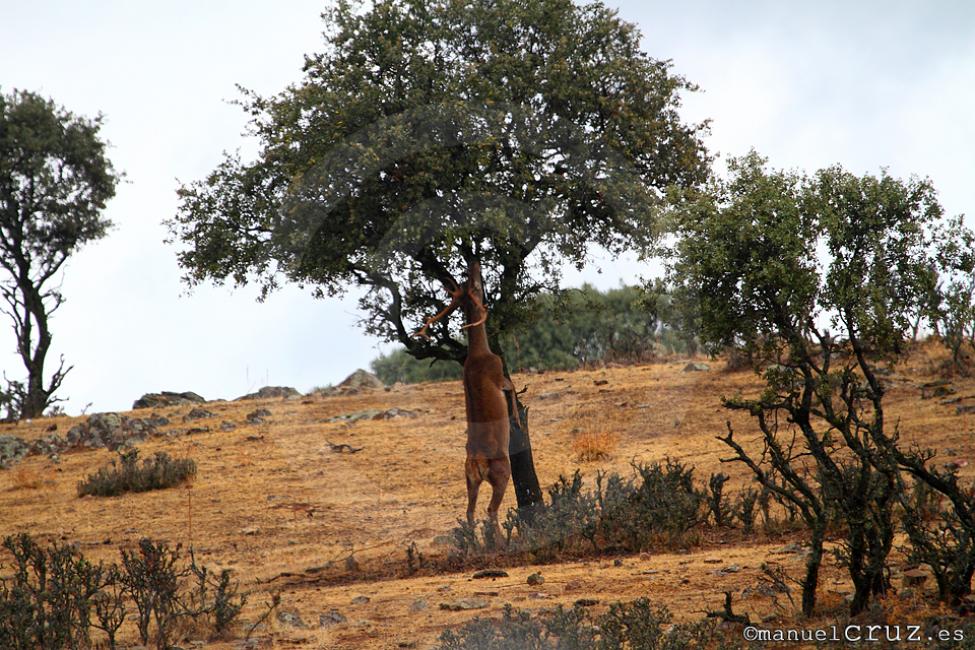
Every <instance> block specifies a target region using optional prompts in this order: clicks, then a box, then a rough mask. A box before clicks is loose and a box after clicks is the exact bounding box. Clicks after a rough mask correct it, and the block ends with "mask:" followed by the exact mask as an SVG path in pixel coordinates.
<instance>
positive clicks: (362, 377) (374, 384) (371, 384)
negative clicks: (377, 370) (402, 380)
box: [338, 368, 386, 390]
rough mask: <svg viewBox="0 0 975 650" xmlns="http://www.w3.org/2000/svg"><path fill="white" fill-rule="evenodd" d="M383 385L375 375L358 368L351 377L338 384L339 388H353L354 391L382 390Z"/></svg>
mask: <svg viewBox="0 0 975 650" xmlns="http://www.w3.org/2000/svg"><path fill="white" fill-rule="evenodd" d="M385 386H386V385H385V384H384V383H383V382H382V380H381V379H380V378H379V377H377V376H376V375H374V374H372V373H371V372H368V371H366V370H363V369H362V368H359V369H358V370H356V371H355V372H353V373H352V374H351V375H349V376H348V377H346V378H345V379H343V380H342V381H341V383H339V386H338V387H339V388H354V389H356V390H362V389H366V390H371V389H382V388H385Z"/></svg>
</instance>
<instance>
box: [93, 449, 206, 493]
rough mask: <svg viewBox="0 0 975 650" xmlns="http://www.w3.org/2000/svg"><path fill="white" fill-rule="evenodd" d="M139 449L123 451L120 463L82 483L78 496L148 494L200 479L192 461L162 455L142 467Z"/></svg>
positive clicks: (113, 464)
mask: <svg viewBox="0 0 975 650" xmlns="http://www.w3.org/2000/svg"><path fill="white" fill-rule="evenodd" d="M138 460H139V450H138V449H129V450H126V451H121V452H119V462H118V463H116V462H115V461H114V460H113V461H112V463H111V465H110V466H108V467H103V468H101V469H100V470H98V471H97V472H96V473H94V474H90V475H89V476H88V477H87V478H85V480H84V481H81V482H79V483H78V496H80V497H83V496H85V495H89V494H90V495H92V496H97V497H111V496H118V495H120V494H123V493H125V492H148V491H149V490H162V489H165V488H169V487H173V486H175V485H179V484H180V483H183V482H184V481H187V480H189V479H191V478H192V477H194V476H196V463H195V462H194V461H193V460H191V459H188V458H182V459H176V458H170V456H169V454H167V453H165V452H158V453H156V454H155V455H154V456H153V457H152V458H147V459H144V460H143V461H142V465H141V466H140V465H139V464H138Z"/></svg>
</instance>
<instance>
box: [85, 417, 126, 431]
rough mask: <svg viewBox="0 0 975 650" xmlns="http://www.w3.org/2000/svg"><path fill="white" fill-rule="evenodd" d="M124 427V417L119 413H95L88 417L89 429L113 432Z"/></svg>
mask: <svg viewBox="0 0 975 650" xmlns="http://www.w3.org/2000/svg"><path fill="white" fill-rule="evenodd" d="M121 427H122V417H121V416H120V415H119V414H118V413H95V414H94V415H92V416H91V417H89V418H88V429H89V430H95V431H98V432H100V433H103V434H107V433H113V432H114V431H115V430H116V429H120V428H121Z"/></svg>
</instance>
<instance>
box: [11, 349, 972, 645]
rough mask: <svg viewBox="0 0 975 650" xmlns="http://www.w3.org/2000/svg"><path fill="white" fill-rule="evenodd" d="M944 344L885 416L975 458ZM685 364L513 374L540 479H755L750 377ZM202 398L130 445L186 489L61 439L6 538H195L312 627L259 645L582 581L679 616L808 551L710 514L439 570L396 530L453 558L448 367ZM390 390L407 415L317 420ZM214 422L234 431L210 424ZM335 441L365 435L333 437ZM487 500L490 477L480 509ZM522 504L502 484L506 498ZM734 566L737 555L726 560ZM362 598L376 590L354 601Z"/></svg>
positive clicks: (107, 552)
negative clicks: (945, 388) (648, 543)
mask: <svg viewBox="0 0 975 650" xmlns="http://www.w3.org/2000/svg"><path fill="white" fill-rule="evenodd" d="M936 356H937V355H936V354H935V353H932V352H930V351H922V352H919V353H917V354H916V355H915V356H914V357H912V359H911V361H910V362H909V363H908V364H907V366H906V367H905V368H901V369H898V371H897V372H896V373H895V374H894V375H893V376H891V377H889V378H888V382H889V385H890V390H889V400H890V406H889V407H888V409H889V410H888V421H890V422H895V421H896V422H898V423H899V427H900V430H901V435H902V437H903V439H904V440H905V441H911V440H916V441H917V442H919V443H920V444H922V445H923V446H926V447H931V448H934V449H936V450H937V451H938V454H939V456H938V458H937V459H936V460H937V461H938V462H946V461H948V460H956V461H957V460H959V459H969V458H972V457H973V452H975V444H973V437H975V415H971V414H969V415H956V413H955V405H946V404H942V403H941V401H942V400H940V399H923V400H922V399H921V389H920V385H921V384H922V383H924V382H926V381H930V380H931V379H932V378H934V377H935V375H934V371H935V367H936V365H937V358H936ZM686 363H687V361H686V360H681V361H673V362H669V363H660V364H653V365H646V366H630V367H615V368H605V369H599V370H580V371H575V372H546V373H544V374H530V375H520V376H516V377H515V383H516V385H517V386H518V387H519V388H522V387H527V392H526V393H525V395H524V396H523V399H524V401H525V403H526V404H527V405H528V406H529V407H530V424H531V436H532V444H533V446H534V455H535V462H536V467H537V470H538V476H539V479H540V481H541V483H542V485H543V486H547V485H550V484H552V483H553V482H554V481H555V480H556V479H557V478H558V476H559V475H560V474H565V475H569V474H571V473H572V472H573V471H574V470H575V469H576V468H579V469H581V470H582V472H583V474H584V476H585V477H586V478H587V479H591V478H592V477H593V476H594V475H595V472H596V471H597V470H599V469H603V470H615V471H618V472H621V473H629V471H630V463H631V461H638V462H647V461H656V460H663V459H664V458H666V457H669V458H673V459H677V460H681V461H683V462H685V463H688V464H691V465H693V466H694V467H695V475H696V476H697V477H698V479H699V480H706V479H707V476H708V475H709V474H710V473H711V472H716V471H722V472H725V473H726V474H729V475H731V476H732V482H731V483H730V484H729V487H731V489H737V487H740V486H742V485H744V484H745V482H746V480H747V479H748V477H747V476H746V474H745V473H744V471H743V468H742V467H740V466H739V465H738V464H735V463H724V464H722V463H721V459H722V458H726V457H728V456H729V455H730V454H729V451H728V450H727V449H726V448H725V447H724V446H723V445H722V444H721V443H720V442H718V441H717V440H716V439H715V436H717V435H719V434H723V433H724V432H725V430H726V429H725V427H726V425H725V422H726V420H729V419H730V420H731V422H732V424H733V426H734V427H735V430H736V437H738V438H740V439H741V440H742V441H746V442H754V441H755V439H756V437H757V436H756V430H755V428H754V426H753V425H752V424H751V423H750V422H749V421H748V419H747V418H746V417H743V416H740V415H735V414H731V413H730V412H728V411H726V410H725V409H723V408H722V407H721V404H720V398H721V397H722V396H725V397H731V396H733V395H736V394H744V395H749V394H754V393H755V392H756V391H757V390H758V388H759V386H760V379H759V378H758V377H757V376H756V375H755V374H754V373H752V372H751V371H737V372H729V371H727V370H725V369H724V363H723V362H722V361H720V360H716V361H707V363H709V364H710V370H708V371H703V372H685V371H684V370H683V368H684V366H685V365H686ZM953 387H954V388H955V390H957V393H956V396H961V397H966V398H971V399H970V400H969V401H968V402H963V403H973V400H975V381H973V380H970V379H969V380H961V379H956V380H954V381H953ZM189 388H192V387H191V386H190V387H189ZM134 397H136V396H133V398H134ZM205 406H206V408H207V409H209V410H211V411H213V412H214V414H215V416H214V417H213V418H210V419H208V420H200V421H197V422H194V423H193V426H201V425H202V426H210V428H211V432H208V433H199V434H193V435H184V436H179V437H172V438H165V437H163V438H154V439H152V440H151V441H149V442H147V443H145V444H144V445H142V446H141V447H140V449H141V453H142V454H143V455H149V454H151V453H152V452H155V451H160V450H163V451H167V452H168V453H170V454H171V455H174V456H178V457H189V458H192V459H194V460H195V461H196V462H197V464H198V468H199V469H198V475H197V477H196V479H195V480H194V482H193V483H192V485H190V486H189V487H186V488H173V489H169V490H164V491H158V492H148V493H142V494H130V495H125V496H121V497H113V498H93V497H85V498H79V497H78V496H77V494H76V485H77V483H78V481H79V480H81V479H82V478H84V477H85V476H86V475H87V474H89V473H92V472H94V471H95V470H96V469H97V468H99V467H101V466H103V465H105V464H107V463H108V462H109V461H110V460H111V459H112V458H113V457H114V456H115V454H113V453H112V452H109V451H106V450H100V451H76V452H71V453H67V454H64V455H62V457H61V459H60V463H58V464H55V463H53V462H52V461H51V460H49V459H47V458H46V457H39V456H35V457H30V458H27V459H25V460H24V461H22V462H21V463H19V464H18V465H16V466H14V467H13V468H12V469H8V470H0V513H2V514H0V535H9V534H12V533H18V532H29V533H31V534H33V535H35V536H37V537H38V538H40V539H44V540H49V539H62V540H69V541H77V542H79V543H80V545H81V547H82V550H83V551H84V552H85V554H86V555H88V556H90V557H93V558H95V559H105V560H116V559H117V557H118V547H120V546H131V545H133V544H135V543H136V542H137V541H138V540H139V539H140V538H141V537H144V536H148V537H151V538H154V539H160V540H165V541H167V542H169V543H170V544H173V545H175V544H177V543H179V544H182V545H184V547H185V546H190V545H192V546H193V547H194V548H195V549H196V552H197V557H198V559H199V560H202V561H203V562H204V563H205V564H208V565H210V566H212V567H215V568H231V569H233V570H234V571H235V575H236V576H237V577H238V578H239V579H240V581H241V583H242V586H243V588H244V589H246V590H248V591H251V592H252V593H251V596H250V600H249V603H248V605H247V607H246V608H245V611H244V613H243V618H244V619H245V620H248V621H253V620H255V618H256V617H257V616H258V615H259V613H260V612H261V611H262V607H263V604H264V603H265V602H266V601H267V600H268V599H269V598H270V595H269V594H270V593H272V592H276V593H280V595H281V599H282V609H284V610H287V611H293V612H296V613H297V614H298V615H299V616H300V617H301V619H302V620H303V621H304V622H305V623H306V624H307V627H306V628H302V627H298V626H293V625H288V624H284V623H281V622H279V621H277V620H274V621H271V622H270V623H269V625H268V626H266V627H261V628H259V630H258V631H257V632H256V633H255V636H256V637H259V638H260V639H261V641H260V647H275V648H292V647H294V648H396V647H416V648H426V647H430V646H432V645H434V644H435V642H436V639H437V637H438V635H439V634H440V633H441V632H442V631H443V630H444V629H446V628H448V627H454V626H458V625H460V624H462V623H463V622H465V621H467V620H469V619H471V618H473V617H474V616H497V615H499V612H500V611H501V609H502V607H503V606H504V604H505V603H511V604H513V605H515V606H516V607H521V608H527V609H533V610H537V609H540V608H545V607H552V606H554V605H555V604H558V603H562V604H567V605H571V604H572V603H573V602H575V601H576V600H578V599H580V598H591V599H595V600H598V601H599V604H598V605H596V607H597V608H598V607H602V606H604V605H605V603H608V602H611V601H615V600H628V599H632V598H636V597H640V596H649V597H650V598H651V599H652V600H653V601H654V602H657V603H662V604H665V605H667V607H669V608H670V610H671V611H672V612H673V613H674V615H675V618H676V619H678V620H691V619H697V618H700V617H701V616H702V613H703V612H704V611H705V610H708V609H718V608H720V605H721V602H722V598H723V596H722V592H724V591H726V590H732V591H735V592H736V593H738V592H740V591H741V590H742V589H743V588H746V587H748V586H750V585H753V584H755V582H756V578H757V576H758V575H759V573H760V572H759V567H760V565H761V564H762V562H763V561H766V560H769V559H772V560H775V561H777V562H781V563H783V564H784V565H785V566H786V567H787V568H788V569H790V570H792V571H793V572H794V574H795V575H798V574H799V571H800V570H801V566H802V561H803V560H802V556H801V554H797V553H790V552H789V551H788V546H787V545H788V544H789V543H790V542H794V541H801V535H793V536H792V537H789V536H788V535H784V536H777V537H775V538H774V539H770V538H768V537H766V536H765V535H764V534H763V533H757V534H756V535H754V536H753V537H751V538H748V539H745V538H743V536H742V535H741V533H740V532H738V531H728V532H727V533H723V532H720V531H718V532H714V531H712V532H711V533H709V534H708V535H706V536H705V539H704V541H703V544H702V545H701V546H699V547H696V548H693V549H691V550H690V551H687V552H679V551H675V552H659V553H643V554H640V555H631V556H625V557H618V558H617V557H604V558H598V559H594V560H590V561H571V562H566V563H561V564H547V565H544V566H515V567H510V566H509V567H506V568H505V570H506V571H507V573H508V577H506V578H497V579H486V580H475V579H472V578H471V574H472V571H471V570H464V571H459V572H455V573H439V574H430V571H429V570H426V569H421V570H420V571H419V572H418V573H417V574H416V575H412V576H408V575H407V572H406V549H407V547H408V546H409V545H410V544H412V543H415V544H416V547H417V549H418V550H419V552H420V553H421V554H423V555H424V556H425V557H427V558H438V557H443V556H445V555H446V554H447V552H448V549H447V548H445V546H444V544H443V541H442V539H441V540H437V539H436V538H437V537H438V536H443V535H446V534H448V533H449V531H450V530H451V529H452V528H453V527H454V525H455V524H456V522H457V519H458V518H459V517H461V516H463V511H464V508H465V502H466V497H465V486H464V478H463V461H464V443H465V434H464V424H465V423H464V404H463V393H462V387H461V385H460V383H459V382H446V383H435V384H421V385H413V386H396V387H393V388H391V389H389V390H387V391H383V390H376V391H370V392H362V393H360V394H357V395H353V396H333V397H325V396H315V397H304V398H299V399H288V400H284V399H276V400H261V401H246V402H210V403H208V404H207V405H205ZM259 407H263V408H267V409H269V410H270V411H271V416H270V417H269V418H268V421H267V422H266V423H264V424H259V425H250V424H247V423H246V421H245V420H246V414H247V413H249V412H250V411H252V410H254V409H256V408H259ZM393 407H395V408H399V409H405V410H409V411H413V412H415V414H416V415H415V417H407V416H399V417H394V418H391V419H388V420H361V421H357V422H354V423H346V422H329V421H328V419H329V418H332V417H335V416H339V415H343V414H349V413H354V412H358V411H362V410H365V409H380V410H383V409H389V408H393ZM190 408H191V407H190V406H181V407H174V408H168V409H157V410H156V411H155V412H156V413H158V414H159V415H164V416H166V417H168V418H169V419H170V420H171V421H172V424H171V425H170V426H169V427H164V428H163V430H166V429H177V428H186V426H187V425H185V424H183V423H182V421H181V419H182V416H183V415H185V414H186V413H187V412H188V411H189V410H190ZM150 412H151V410H150V409H144V410H140V411H135V412H132V413H131V415H133V416H136V417H142V416H146V415H148V414H149V413H150ZM82 420H83V418H67V417H60V418H53V419H44V420H39V421H34V422H29V423H28V422H24V423H19V424H11V425H2V426H0V434H2V433H10V434H13V435H18V436H21V437H23V438H27V439H32V438H36V437H41V436H43V435H44V434H45V429H46V428H47V427H48V426H49V425H50V424H52V423H55V424H57V426H58V431H59V432H61V433H62V435H63V433H64V432H66V431H67V430H68V428H70V427H71V426H72V424H73V423H75V422H80V421H82ZM224 420H227V421H230V422H233V423H235V424H236V425H237V427H236V429H234V430H232V431H229V432H222V431H220V430H219V425H220V423H221V422H222V421H224ZM586 432H599V433H609V434H612V438H613V439H614V440H615V448H614V449H612V451H611V456H610V458H608V459H605V460H600V461H597V462H581V461H579V460H578V459H577V458H576V457H574V455H573V453H572V442H573V439H574V438H575V437H576V436H578V435H580V434H581V433H586ZM330 443H333V444H348V445H351V446H353V447H355V448H361V451H359V452H357V453H354V454H349V453H337V452H335V451H333V448H332V446H331V444H330ZM973 470H975V466H968V467H965V468H963V469H962V470H961V472H960V473H961V474H962V475H963V476H968V477H970V476H971V473H972V471H973ZM485 491H487V489H485ZM486 503H487V497H486V496H485V495H484V494H482V500H481V503H480V504H479V509H482V510H483V508H484V506H486ZM514 505H515V501H514V494H513V491H512V490H511V489H509V491H508V493H507V495H506V497H505V503H504V505H503V506H502V511H504V510H505V509H507V508H508V507H513V506H514ZM349 558H352V559H351V560H350V559H349ZM733 565H734V566H733ZM728 567H732V569H737V570H735V571H724V570H722V569H728ZM536 571H538V572H540V573H541V574H542V576H543V577H544V579H545V582H544V584H542V585H540V586H529V585H528V584H527V583H526V577H527V576H528V575H529V574H531V573H534V572H536ZM848 592H849V587H848V585H847V583H846V582H845V581H844V575H843V573H842V572H841V571H840V570H839V569H838V568H837V567H835V566H832V564H830V566H828V567H827V570H826V575H825V578H824V579H823V580H822V581H821V586H820V594H821V600H820V602H821V604H822V608H823V610H824V611H829V608H830V607H831V606H837V607H838V606H840V605H841V603H842V598H843V596H844V595H845V594H846V593H848ZM357 596H365V597H367V598H368V602H364V601H363V599H361V598H360V599H357V600H356V603H353V599H354V598H356V597H357ZM468 597H471V598H473V597H476V598H480V599H483V600H485V601H487V607H485V608H482V609H477V610H473V611H458V612H453V611H444V610H441V609H440V607H439V605H440V603H449V602H454V601H457V600H458V599H462V598H468ZM333 608H334V609H337V610H338V611H339V612H340V613H341V614H342V615H343V616H344V617H345V619H346V620H345V621H344V622H341V623H338V624H334V625H330V626H327V627H324V628H321V627H319V616H320V615H322V614H326V613H328V612H329V611H330V610H332V609H333ZM736 608H737V609H740V610H741V611H744V612H748V613H750V614H751V615H752V616H753V619H758V618H760V617H761V616H763V615H767V614H769V613H770V612H771V611H772V609H771V604H770V603H769V602H768V600H767V599H765V598H763V597H761V596H758V595H756V596H751V597H749V596H747V592H746V597H744V598H743V597H741V596H738V597H736ZM128 634H129V635H130V636H131V635H132V631H131V630H129V631H128ZM208 647H228V648H229V647H241V644H240V642H239V641H225V642H219V643H213V644H211V646H208ZM254 647H258V646H254Z"/></svg>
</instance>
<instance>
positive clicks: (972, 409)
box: [955, 404, 975, 415]
mask: <svg viewBox="0 0 975 650" xmlns="http://www.w3.org/2000/svg"><path fill="white" fill-rule="evenodd" d="M966 413H975V404H966V405H965V406H958V407H955V415H965V414H966Z"/></svg>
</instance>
